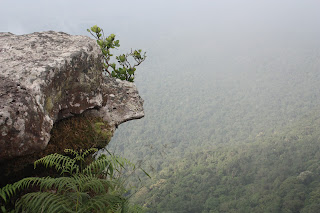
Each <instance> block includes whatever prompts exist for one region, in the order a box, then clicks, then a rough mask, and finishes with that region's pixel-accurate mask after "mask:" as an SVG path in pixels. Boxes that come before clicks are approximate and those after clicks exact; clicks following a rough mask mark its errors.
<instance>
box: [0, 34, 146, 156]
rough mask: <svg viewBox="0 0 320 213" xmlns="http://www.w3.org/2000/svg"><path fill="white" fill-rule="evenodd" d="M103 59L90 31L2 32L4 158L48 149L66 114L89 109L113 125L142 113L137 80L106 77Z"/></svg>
mask: <svg viewBox="0 0 320 213" xmlns="http://www.w3.org/2000/svg"><path fill="white" fill-rule="evenodd" d="M101 59H102V55H101V54H100V49H99V47H98V45H97V44H96V41H95V40H93V39H91V38H89V37H86V36H71V35H68V34H66V33H62V32H53V31H49V32H41V33H32V34H28V35H14V34H11V33H0V161H1V160H4V159H11V158H14V157H18V156H25V155H28V154H32V153H34V152H39V151H41V150H43V149H45V148H46V146H47V144H48V142H49V140H50V131H51V129H52V127H53V124H54V123H55V122H57V121H59V120H61V119H63V118H68V117H71V116H73V115H77V114H81V113H88V114H91V115H94V116H99V117H102V118H103V119H104V120H105V121H107V122H108V123H109V124H110V125H111V127H112V128H113V129H114V128H116V127H117V125H119V124H120V123H122V122H125V121H127V120H131V119H138V118H141V117H143V116H144V112H143V100H142V99H141V97H140V96H139V94H138V91H137V89H136V87H135V85H134V84H132V83H129V82H122V81H120V80H115V79H112V78H106V77H104V76H103V75H102V72H101V70H102V67H101Z"/></svg>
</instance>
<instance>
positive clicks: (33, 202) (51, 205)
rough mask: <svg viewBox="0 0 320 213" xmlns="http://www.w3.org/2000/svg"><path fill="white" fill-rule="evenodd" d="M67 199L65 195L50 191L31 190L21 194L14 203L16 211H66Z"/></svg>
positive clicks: (54, 212) (53, 212)
mask: <svg viewBox="0 0 320 213" xmlns="http://www.w3.org/2000/svg"><path fill="white" fill-rule="evenodd" d="M68 203H69V200H68V198H67V197H66V196H61V195H58V194H54V193H50V192H32V193H28V194H26V195H23V196H22V197H21V198H20V199H19V200H18V201H17V203H16V211H17V212H20V211H21V212H30V213H32V212H50V213H51V212H52V213H56V212H57V213H58V212H61V213H62V212H66V209H69V207H68Z"/></svg>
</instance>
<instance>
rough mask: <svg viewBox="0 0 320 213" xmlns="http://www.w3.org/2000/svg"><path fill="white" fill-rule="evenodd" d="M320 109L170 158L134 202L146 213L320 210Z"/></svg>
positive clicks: (274, 212)
mask: <svg viewBox="0 0 320 213" xmlns="http://www.w3.org/2000/svg"><path fill="white" fill-rule="evenodd" d="M319 140H320V112H319V110H317V111H314V112H312V113H310V115H308V116H306V117H305V118H303V119H301V120H299V121H297V122H295V123H294V124H291V125H288V126H286V127H284V128H282V129H281V130H279V131H278V132H269V133H267V134H259V135H257V136H256V140H255V142H253V143H249V144H239V145H230V146H221V145H213V146H212V147H211V149H209V150H206V151H201V152H195V153H192V154H189V155H187V156H186V157H185V158H183V159H182V160H180V161H178V162H177V161H172V162H170V166H167V167H166V168H165V169H163V170H162V171H161V172H160V173H159V174H157V176H156V178H155V179H156V180H157V181H156V182H155V183H153V184H151V185H149V186H145V187H143V188H142V189H141V190H140V191H139V192H138V193H137V194H136V201H137V202H140V203H142V204H145V206H146V207H149V208H150V212H206V213H207V212H243V213H246V212H270V213H271V212H272V213H276V212H304V213H305V212H309V213H316V212H317V211H318V210H319V209H320V161H319V158H320V143H319Z"/></svg>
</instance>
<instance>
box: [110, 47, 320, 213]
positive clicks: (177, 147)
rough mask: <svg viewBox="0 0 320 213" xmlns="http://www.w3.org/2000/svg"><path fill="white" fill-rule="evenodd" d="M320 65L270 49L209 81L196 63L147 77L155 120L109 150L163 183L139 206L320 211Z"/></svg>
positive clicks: (310, 52) (143, 193)
mask: <svg viewBox="0 0 320 213" xmlns="http://www.w3.org/2000/svg"><path fill="white" fill-rule="evenodd" d="M182 51H183V50H182ZM271 52H272V54H271ZM171 56H172V55H170V56H167V57H166V56H163V60H164V61H170V58H169V57H171ZM319 56H320V53H319V51H317V49H316V48H312V47H311V48H310V47H308V48H301V49H300V51H295V52H292V51H291V49H286V48H284V47H281V46H280V47H275V46H270V49H269V50H261V51H260V52H258V53H257V56H252V55H248V56H244V55H243V56H239V54H237V53H233V55H231V57H230V58H229V59H230V60H231V61H232V63H227V62H226V60H225V59H224V58H223V57H222V56H221V58H219V59H221V60H220V62H219V63H218V62H216V66H217V68H216V70H212V71H210V72H209V71H204V72H203V74H199V72H193V69H191V68H194V67H196V64H194V63H195V62H194V61H192V60H189V63H190V64H186V65H185V66H183V68H181V71H177V73H170V72H169V71H164V72H163V73H158V74H157V75H156V76H155V75H152V73H148V71H147V70H148V69H143V70H142V72H144V73H143V74H142V75H143V78H140V79H139V78H137V85H138V88H139V91H140V93H141V95H142V97H143V98H144V99H145V111H146V117H145V118H143V119H141V120H138V121H132V122H129V123H125V124H122V125H121V126H120V127H119V129H118V130H117V131H116V135H115V137H114V138H113V140H112V142H111V144H110V146H109V149H111V150H113V151H115V152H116V153H120V154H122V155H124V156H127V157H129V158H130V159H133V160H135V161H136V162H137V163H138V164H139V165H140V163H141V164H142V165H143V167H144V168H145V169H146V170H147V171H148V172H150V174H152V176H153V178H152V179H151V180H147V179H145V180H144V181H143V182H144V183H146V184H144V186H143V187H142V188H140V190H138V192H137V193H136V194H135V195H134V199H133V200H134V201H136V202H138V203H140V204H142V205H145V206H146V207H148V208H149V212H317V211H316V210H315V209H318V207H319V206H318V203H319V201H320V200H318V199H319V198H320V188H319V187H320V184H319V181H320V170H319V168H320V167H319V166H320V165H319V160H320V159H319V158H320V155H319V154H320V153H319V151H318V150H319V148H320V147H319V146H320V145H319V136H320V131H319V123H320V120H319V116H320V114H319V106H320V97H319V96H320V84H319V82H320V73H319V70H320V63H319V62H320V61H319V58H320V57H319ZM171 60H178V59H176V58H174V59H171ZM156 65H159V66H162V67H164V68H163V70H166V69H168V70H170V68H169V67H166V65H163V64H161V60H160V61H159V64H156ZM144 70H145V71H144ZM177 76H180V77H181V78H179V77H177Z"/></svg>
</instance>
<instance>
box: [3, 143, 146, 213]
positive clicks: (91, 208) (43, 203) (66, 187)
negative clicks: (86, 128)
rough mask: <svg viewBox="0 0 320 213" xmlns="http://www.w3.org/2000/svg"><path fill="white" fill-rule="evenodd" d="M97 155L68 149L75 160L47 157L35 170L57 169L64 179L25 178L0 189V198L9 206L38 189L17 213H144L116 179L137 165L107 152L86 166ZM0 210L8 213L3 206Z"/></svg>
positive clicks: (22, 204) (68, 157)
mask: <svg viewBox="0 0 320 213" xmlns="http://www.w3.org/2000/svg"><path fill="white" fill-rule="evenodd" d="M96 151H97V149H94V148H92V149H88V150H80V151H79V152H78V151H75V150H71V149H66V150H65V153H66V154H69V155H70V156H73V157H70V156H64V155H60V154H57V153H55V154H51V155H48V156H45V157H43V158H41V159H39V160H37V161H35V162H34V167H35V168H36V167H37V166H38V165H39V164H41V165H44V166H45V167H46V168H48V167H50V168H54V169H55V170H56V171H57V172H58V173H59V174H60V175H62V177H58V178H52V177H28V178H24V179H22V180H20V181H18V182H16V183H14V184H8V185H6V186H5V187H3V188H1V189H0V196H1V198H2V199H3V201H5V202H8V201H9V200H10V199H11V198H12V197H13V196H14V195H15V194H16V193H17V192H18V191H23V190H26V189H38V191H37V192H31V193H27V194H25V195H23V196H22V197H20V198H19V199H18V200H17V202H16V203H15V209H14V212H32V213H33V212H50V213H51V212H141V211H142V209H140V208H139V206H138V207H137V206H130V205H129V202H128V199H127V198H125V197H124V196H123V195H122V194H123V193H125V189H124V187H123V185H122V182H121V181H120V180H119V179H118V178H115V175H116V174H117V175H119V174H121V170H122V169H125V168H126V167H128V166H129V167H132V168H134V164H132V163H131V162H130V161H128V160H126V159H124V158H121V157H118V156H115V155H112V154H111V153H109V152H108V153H109V154H108V155H101V156H100V157H99V158H98V159H97V160H95V161H93V162H91V163H90V164H88V165H86V164H87V157H88V156H89V155H90V154H92V153H95V152H96ZM1 210H2V211H3V212H7V211H6V209H5V207H4V206H1ZM138 210H139V211H138ZM140 210H141V211H140Z"/></svg>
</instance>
